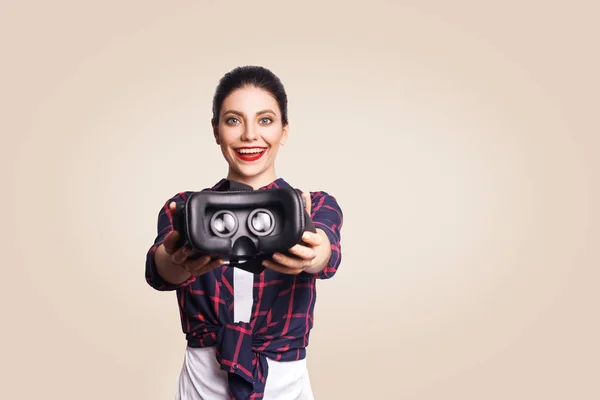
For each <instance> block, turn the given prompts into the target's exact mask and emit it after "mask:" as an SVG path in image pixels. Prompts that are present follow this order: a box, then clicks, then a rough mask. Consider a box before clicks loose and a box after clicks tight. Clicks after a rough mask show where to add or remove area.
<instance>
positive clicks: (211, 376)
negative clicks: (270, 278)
mask: <svg viewBox="0 0 600 400" xmlns="http://www.w3.org/2000/svg"><path fill="white" fill-rule="evenodd" d="M233 279H234V286H233V287H234V308H233V315H234V322H238V321H241V322H249V321H250V316H251V314H252V303H253V298H252V296H253V284H254V275H253V274H252V273H250V272H247V271H244V270H242V269H239V268H235V269H234V275H233ZM267 363H268V364H269V374H268V375H267V381H266V385H265V393H264V397H263V400H313V399H314V397H313V393H312V388H311V385H310V379H309V377H308V369H307V366H306V358H305V359H302V360H297V361H275V360H271V359H269V358H267ZM176 400H230V397H229V391H228V388H227V372H225V371H223V370H222V369H221V368H220V365H219V363H218V362H217V358H216V349H215V347H204V348H192V347H186V349H185V354H184V361H183V366H182V368H181V373H180V375H179V388H178V391H177V396H176Z"/></svg>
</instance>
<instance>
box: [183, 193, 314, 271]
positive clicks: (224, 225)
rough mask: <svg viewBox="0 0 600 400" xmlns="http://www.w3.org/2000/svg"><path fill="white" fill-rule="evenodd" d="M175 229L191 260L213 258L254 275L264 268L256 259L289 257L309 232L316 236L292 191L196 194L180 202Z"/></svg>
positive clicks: (306, 214) (303, 209) (302, 202)
mask: <svg viewBox="0 0 600 400" xmlns="http://www.w3.org/2000/svg"><path fill="white" fill-rule="evenodd" d="M173 225H174V227H173V228H174V230H176V231H178V232H179V234H180V240H179V243H178V247H179V246H183V245H185V244H187V245H189V246H190V247H191V249H192V255H191V257H192V258H197V257H200V256H203V255H210V256H211V257H215V258H217V257H218V258H222V259H223V260H224V261H225V263H226V264H229V265H233V266H236V267H239V268H242V269H246V270H248V271H251V272H254V273H260V272H261V271H262V270H263V269H264V267H263V266H262V265H261V264H260V262H259V263H257V262H256V261H262V260H263V259H265V258H269V257H270V256H271V255H272V254H273V253H275V252H280V253H283V254H289V253H288V250H289V249H290V248H291V247H293V246H294V245H296V244H298V243H301V242H302V234H303V233H304V232H305V231H310V232H316V229H315V226H314V224H313V222H312V220H311V218H310V215H309V214H308V213H307V212H306V210H305V202H304V198H303V197H302V196H301V192H300V191H299V190H297V189H294V188H287V187H286V188H273V189H266V190H254V191H224V192H219V191H208V190H205V191H200V192H193V193H191V194H190V195H189V196H188V197H187V199H186V201H185V202H180V203H178V204H177V208H176V212H175V216H174V218H173Z"/></svg>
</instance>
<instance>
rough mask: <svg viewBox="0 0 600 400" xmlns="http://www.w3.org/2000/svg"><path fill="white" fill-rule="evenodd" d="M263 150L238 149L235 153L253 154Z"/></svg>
mask: <svg viewBox="0 0 600 400" xmlns="http://www.w3.org/2000/svg"><path fill="white" fill-rule="evenodd" d="M264 150H265V149H238V150H237V152H238V153H240V154H255V153H262V152H263V151H264Z"/></svg>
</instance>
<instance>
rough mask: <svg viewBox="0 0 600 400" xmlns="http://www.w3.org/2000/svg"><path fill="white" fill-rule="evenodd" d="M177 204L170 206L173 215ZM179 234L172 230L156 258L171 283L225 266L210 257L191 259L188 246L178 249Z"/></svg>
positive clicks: (158, 265)
mask: <svg viewBox="0 0 600 400" xmlns="http://www.w3.org/2000/svg"><path fill="white" fill-rule="evenodd" d="M175 207H176V205H175V202H172V203H171V204H169V211H170V212H171V215H175ZM179 235H180V234H179V232H178V231H176V230H172V231H171V232H169V233H168V234H167V236H166V237H165V239H164V241H163V243H162V244H161V245H160V246H159V248H158V250H157V252H156V254H155V258H156V262H157V263H156V264H157V267H158V271H159V274H160V275H161V276H162V277H163V278H164V279H165V280H167V281H169V282H171V283H176V284H177V283H181V282H183V281H184V280H186V279H188V278H189V277H190V276H192V275H193V276H200V275H203V274H205V273H207V272H209V271H212V270H213V269H215V268H217V267H220V266H221V265H223V260H222V259H219V258H217V259H213V258H211V257H210V256H201V257H200V258H189V256H190V254H191V253H192V249H191V247H189V246H188V245H185V246H182V247H180V248H178V247H177V242H178V241H179Z"/></svg>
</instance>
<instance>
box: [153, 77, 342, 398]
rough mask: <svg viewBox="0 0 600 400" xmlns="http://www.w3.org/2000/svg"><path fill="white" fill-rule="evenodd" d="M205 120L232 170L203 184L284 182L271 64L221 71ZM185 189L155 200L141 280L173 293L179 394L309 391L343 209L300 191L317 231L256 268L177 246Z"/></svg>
mask: <svg viewBox="0 0 600 400" xmlns="http://www.w3.org/2000/svg"><path fill="white" fill-rule="evenodd" d="M212 127H213V133H214V137H215V140H216V143H217V144H218V145H219V146H220V147H221V152H222V153H223V156H224V157H225V160H226V161H227V163H228V165H229V170H228V174H227V178H226V179H221V180H220V181H219V182H218V183H217V184H215V185H214V186H212V187H211V188H209V190H229V189H235V188H236V187H240V186H242V187H246V188H248V187H250V189H252V190H265V189H269V188H274V187H290V186H291V185H290V184H288V183H287V182H286V181H285V180H284V179H283V178H280V177H277V175H276V173H275V159H276V157H277V153H278V150H279V146H281V145H283V144H284V143H285V141H286V139H287V137H288V130H289V124H288V117H287V95H286V93H285V89H284V87H283V85H282V84H281V82H280V80H279V79H278V78H277V77H276V76H275V75H274V74H273V73H272V72H271V71H269V70H267V69H265V68H263V67H255V66H248V67H240V68H236V69H234V70H233V71H231V72H229V73H227V74H226V75H225V76H224V77H223V78H222V79H221V80H220V82H219V85H218V87H217V90H216V93H215V96H214V99H213V118H212ZM245 185H247V186H245ZM189 193H190V192H181V193H178V194H177V195H175V196H173V197H172V198H170V199H169V200H168V201H167V202H166V203H165V205H164V206H163V207H162V208H161V210H160V212H159V216H158V235H157V237H156V240H155V242H154V244H153V246H152V247H151V248H150V250H149V251H148V254H147V260H146V280H147V282H148V283H149V284H150V285H151V286H152V287H153V288H155V289H157V290H174V291H176V293H177V299H178V304H179V308H180V316H181V323H182V329H183V332H184V333H185V334H186V339H187V347H186V351H185V356H184V363H183V367H182V370H181V374H180V379H179V389H178V394H177V398H178V399H181V400H191V399H194V400H195V399H203V400H205V399H208V400H218V399H235V400H241V399H266V400H269V399H276V400H285V399H297V400H304V399H312V398H313V394H312V389H311V385H310V380H309V377H308V371H307V366H306V347H307V345H308V338H309V333H310V330H311V328H312V326H313V310H314V306H315V297H316V287H315V284H316V280H317V279H327V278H331V277H332V276H333V275H334V274H335V273H336V271H337V268H338V266H339V264H340V261H341V252H340V229H341V226H342V219H343V217H342V211H341V209H340V207H339V205H338V204H337V202H336V200H335V198H334V197H332V196H330V195H329V194H328V193H326V192H322V191H319V192H311V193H310V195H305V199H306V200H307V201H306V204H307V211H309V214H310V215H311V218H312V220H313V222H314V225H315V227H316V228H317V232H316V233H312V232H305V234H304V236H303V242H304V243H306V244H305V245H300V244H298V245H296V246H294V247H292V248H291V249H290V253H291V255H288V256H286V255H283V254H274V255H273V257H272V259H270V260H265V261H263V265H264V266H265V267H266V268H265V270H264V271H263V272H262V273H260V274H252V273H250V272H246V271H244V270H241V269H239V268H234V267H230V266H228V265H224V264H223V260H220V259H212V260H211V259H209V258H207V257H204V258H200V259H189V258H188V256H189V254H190V249H189V248H187V247H183V248H180V249H176V247H175V243H176V242H177V239H178V237H179V233H178V232H176V231H174V230H173V226H172V215H173V212H174V210H175V203H176V202H181V201H185V199H186V197H187V196H188V195H189Z"/></svg>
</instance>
